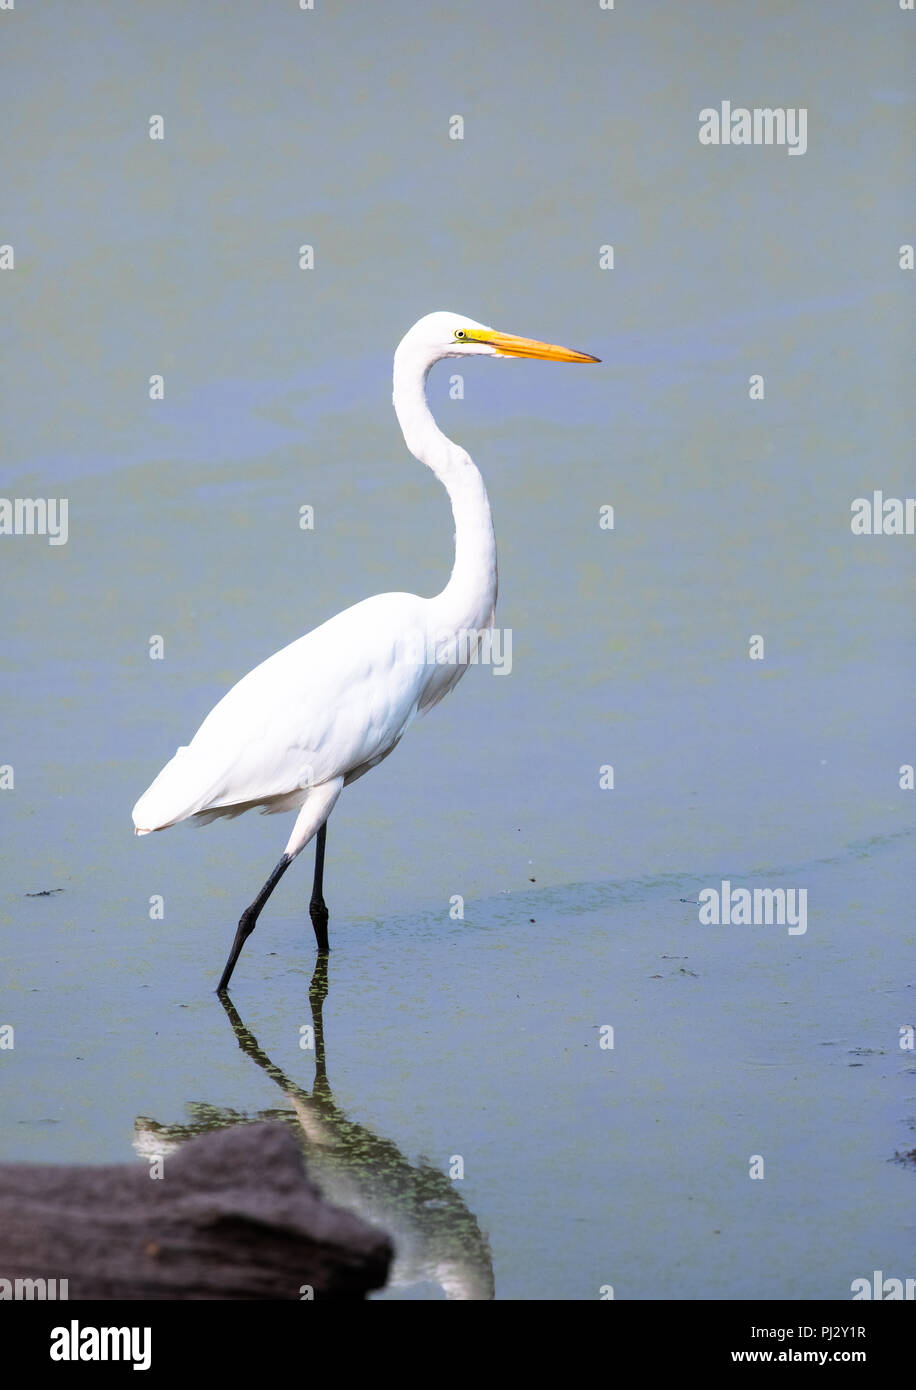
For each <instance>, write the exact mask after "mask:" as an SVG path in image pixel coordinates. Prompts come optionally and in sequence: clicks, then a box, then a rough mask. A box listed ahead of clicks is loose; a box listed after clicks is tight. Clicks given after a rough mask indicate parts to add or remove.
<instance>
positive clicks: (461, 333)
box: [455, 328, 468, 338]
mask: <svg viewBox="0 0 916 1390" xmlns="http://www.w3.org/2000/svg"><path fill="white" fill-rule="evenodd" d="M467 336H468V335H467V333H466V331H465V330H464V329H463V328H456V329H455V337H456V338H466V337H467Z"/></svg>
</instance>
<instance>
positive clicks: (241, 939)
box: [216, 854, 293, 994]
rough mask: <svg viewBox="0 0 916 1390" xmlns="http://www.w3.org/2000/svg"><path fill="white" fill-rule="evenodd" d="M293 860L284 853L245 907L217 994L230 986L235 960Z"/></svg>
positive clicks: (217, 987)
mask: <svg viewBox="0 0 916 1390" xmlns="http://www.w3.org/2000/svg"><path fill="white" fill-rule="evenodd" d="M292 862H293V861H292V859H291V857H290V856H289V855H288V854H284V856H283V858H282V859H281V860H280V862H279V864H278V865H277V867H276V868H275V869H274V871H273V873H272V874H271V876H270V878H269V879H268V880H267V882H266V883H265V884H264V887H263V888H262V889H261V891H260V893H259V894H258V896H257V897H256V898H255V900H254V902H253V903H252V904H251V906H250V907H246V908H245V911H244V912H243V913H242V915H241V917H240V918H239V925H238V930H237V931H236V933H235V940H234V941H233V943H232V950H231V951H230V952H229V959H228V960H227V961H226V968H225V970H224V971H223V973H222V976H221V977H220V982H219V984H218V985H217V986H216V992H217V994H222V993H223V992H224V990H226V989H228V988H229V981H230V979H231V978H232V972H233V970H234V969H235V962H236V961H237V960H238V958H239V956H240V955H241V953H242V947H243V946H244V945H245V942H246V941H247V940H248V938H249V936H250V935H251V933H252V932H253V931H254V929H255V927H256V926H257V921H258V914H259V913H260V911H261V908H262V907H263V906H264V904H265V903H266V902H267V899H268V898H269V897H270V895H271V893H272V892H273V891H274V889H275V888H276V886H277V884H278V883H279V882H280V879H281V878H282V877H283V875H284V874H285V873H286V871H287V869H288V868H289V866H290V864H291V863H292Z"/></svg>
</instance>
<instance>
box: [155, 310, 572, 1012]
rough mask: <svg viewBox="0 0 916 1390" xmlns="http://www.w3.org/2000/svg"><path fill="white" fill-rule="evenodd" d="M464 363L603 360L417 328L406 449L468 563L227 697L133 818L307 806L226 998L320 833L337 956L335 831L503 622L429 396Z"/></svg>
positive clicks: (391, 598) (491, 336) (482, 515)
mask: <svg viewBox="0 0 916 1390" xmlns="http://www.w3.org/2000/svg"><path fill="white" fill-rule="evenodd" d="M465 356H489V357H536V358H544V359H547V360H552V361H561V362H596V361H597V360H598V359H597V358H595V357H591V356H589V355H587V354H585V353H580V352H573V351H571V350H570V349H568V348H560V347H555V346H553V345H552V344H547V343H540V342H536V341H534V340H533V339H528V338H516V337H512V336H510V335H508V334H503V333H497V332H496V331H495V330H493V329H490V328H487V327H485V326H484V325H483V324H479V323H475V322H474V320H473V319H466V318H462V317H461V316H460V315H458V314H450V313H435V314H427V315H426V317H425V318H422V319H420V320H419V322H418V323H415V324H414V326H413V328H411V330H410V331H409V333H407V334H406V336H405V337H404V338H403V339H402V340H401V342H400V344H399V346H398V348H397V351H396V352H395V355H394V408H395V411H396V413H397V417H398V422H399V423H400V426H401V429H402V431H403V434H404V439H405V441H406V443H407V447H408V448H409V449H410V451H411V453H412V454H414V455H415V457H416V458H418V459H419V460H420V462H421V463H425V464H426V465H427V467H429V468H431V469H432V471H433V472H434V473H435V475H436V477H437V478H438V479H439V481H440V482H441V483H442V484H443V485H444V487H445V489H446V491H447V492H448V495H449V499H450V501H451V504H452V512H453V514H454V518H455V563H454V566H453V569H452V574H451V578H450V579H449V582H448V584H447V585H446V586H445V588H444V589H443V590H442V592H441V593H440V594H437V595H436V597H435V598H428V599H426V598H419V597H417V596H416V595H415V594H397V593H395V594H377V595H376V596H375V597H374V598H368V599H364V600H363V602H362V603H357V604H355V605H354V606H353V607H352V608H347V609H345V610H344V612H342V613H338V614H337V616H336V617H334V618H330V619H329V620H328V621H327V622H326V623H322V624H321V626H320V627H316V628H315V629H314V630H313V631H312V632H309V633H307V634H306V636H305V637H300V638H299V639H298V641H295V642H292V643H291V644H290V645H289V646H288V647H284V648H283V649H282V651H279V652H277V653H275V655H274V656H271V657H268V659H267V660H266V661H264V662H262V663H261V665H260V666H256V667H255V669H254V670H253V671H250V672H249V673H248V675H247V676H244V677H243V678H242V680H240V681H239V682H238V684H237V685H234V686H233V687H232V689H231V690H230V691H229V692H228V694H226V695H224V696H223V698H222V699H221V700H220V701H219V703H218V704H217V705H216V706H215V707H214V708H213V709H212V710H211V711H210V713H209V714H208V715H207V717H206V719H205V720H204V722H203V724H201V726H200V728H199V729H198V731H197V733H196V734H195V735H194V737H193V739H192V740H191V742H190V743H189V744H188V745H187V747H184V748H179V749H178V752H177V753H176V754H175V756H174V758H172V760H171V762H169V763H167V764H166V765H165V767H164V768H163V769H162V771H161V772H160V773H159V776H158V777H157V778H156V780H155V781H154V782H153V783H152V785H151V786H150V787H149V788H148V789H147V790H146V791H145V792H144V793H143V795H142V796H141V797H140V800H139V801H138V802H137V804H136V806H135V807H134V809H133V821H134V826H135V828H136V833H137V834H138V835H146V834H148V833H149V832H150V831H152V830H165V829H166V828H167V827H168V826H170V825H175V824H176V823H177V822H178V821H182V820H187V819H188V818H190V817H195V818H197V819H199V820H202V821H205V820H210V819H214V818H215V817H217V816H237V815H240V814H241V813H242V812H243V811H247V810H250V809H251V808H253V807H260V808H261V809H262V810H263V811H265V812H277V811H292V810H296V811H298V816H297V818H296V823H295V825H294V826H293V830H292V834H291V835H290V837H289V841H288V842H287V845H286V850H285V852H284V855H283V858H282V859H281V860H280V862H279V864H278V865H277V866H276V868H275V869H274V871H273V874H272V875H271V877H270V878H269V879H268V881H267V883H266V884H265V885H264V888H263V889H262V890H261V893H260V894H259V895H258V897H257V898H256V899H255V901H254V902H253V903H252V904H251V906H250V907H248V908H246V910H245V912H244V913H243V914H242V918H241V921H240V922H239V926H238V930H237V932H236V938H235V942H234V944H233V949H232V952H231V953H230V956H229V960H228V962H227V964H226V968H225V970H224V971H223V976H222V979H221V980H220V984H219V989H220V990H224V989H225V988H226V987H227V985H228V983H229V978H230V976H231V974H232V970H233V968H234V966H235V962H236V960H237V959H238V955H239V953H240V951H241V949H242V946H243V944H244V942H245V940H246V938H247V937H248V935H250V933H251V931H252V930H253V929H254V926H255V923H256V921H257V917H258V913H259V912H260V910H261V908H262V907H263V906H264V903H265V902H266V901H267V899H268V898H269V896H270V894H271V892H272V891H273V889H274V887H275V886H276V884H277V883H278V882H279V880H280V878H281V877H282V875H283V873H284V872H285V871H286V869H287V868H288V867H289V865H290V864H291V863H292V861H293V859H294V858H295V857H296V855H297V854H298V853H299V852H300V850H302V849H303V848H304V847H305V846H306V845H307V844H308V842H309V841H310V840H311V839H312V837H313V836H314V835H315V834H316V832H317V833H318V837H319V838H318V850H317V854H316V872H315V884H314V887H313V892H312V901H311V904H310V911H311V917H312V922H313V925H314V927H315V933H316V937H317V940H318V947H319V950H325V951H326V950H327V949H328V941H327V920H328V914H327V908H326V906H325V904H324V899H323V895H322V875H323V866H324V845H325V824H326V821H327V818H328V816H329V815H330V813H331V811H332V810H333V808H334V804H335V802H336V801H337V798H338V797H339V796H340V793H341V791H342V790H343V788H344V787H345V786H347V785H348V784H349V783H350V782H354V781H355V780H356V779H357V777H361V776H362V775H363V773H364V772H368V771H369V769H370V768H371V767H375V766H376V765H377V764H378V763H380V762H381V761H382V760H383V759H384V758H387V756H388V754H389V753H391V752H392V750H393V749H394V748H395V747H396V746H397V744H398V743H399V742H400V740H401V738H402V737H403V736H404V733H405V732H406V730H407V729H408V728H409V726H410V725H411V723H412V722H413V720H414V719H416V717H417V715H418V714H422V713H424V712H425V711H426V710H428V709H430V708H431V707H432V706H433V705H434V704H436V703H437V702H438V701H439V700H441V699H442V697H443V695H445V694H446V693H447V692H448V691H449V690H451V688H452V686H454V685H455V684H456V682H457V681H458V680H459V679H460V678H461V676H462V675H463V674H464V672H465V670H466V669H467V665H468V661H469V659H470V656H471V655H472V653H471V652H470V651H469V645H468V637H467V634H469V633H470V634H482V633H483V632H484V631H485V630H486V629H487V628H489V627H491V626H492V624H493V617H494V612H495V606H496V585H497V578H496V540H495V537H494V534H493V521H492V518H491V515H490V505H489V502H488V500H487V492H486V488H485V487H484V483H483V479H482V477H481V476H480V473H479V472H478V470H477V468H476V467H475V465H474V463H473V462H472V461H471V458H470V457H469V455H468V454H467V452H466V451H465V450H464V449H462V448H461V447H460V446H459V445H457V444H453V443H452V441H451V440H450V439H448V438H447V437H446V436H445V435H444V434H443V433H442V431H441V430H440V429H439V428H438V426H437V425H436V422H435V420H434V419H433V417H432V414H431V413H430V410H429V406H428V405H427V401H426V377H427V374H428V372H429V369H430V367H431V366H432V365H433V364H434V363H435V362H437V361H439V360H440V358H443V357H465ZM475 646H476V639H475ZM443 658H444V659H443Z"/></svg>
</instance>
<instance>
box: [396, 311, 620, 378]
mask: <svg viewBox="0 0 916 1390" xmlns="http://www.w3.org/2000/svg"><path fill="white" fill-rule="evenodd" d="M398 352H399V353H400V352H404V353H409V354H410V355H411V356H413V355H414V354H416V355H417V356H418V357H421V358H424V359H425V360H426V361H427V362H428V363H429V364H430V365H431V364H432V363H433V362H437V361H438V360H439V359H440V358H441V357H531V358H538V359H540V360H541V361H545V362H598V361H600V358H598V357H592V356H591V354H590V353H587V352H575V351H574V350H573V349H572V348H564V347H558V346H557V345H556V344H555V343H542V342H539V341H538V340H537V339H536V338H518V337H516V336H515V335H514V334H512V333H499V332H497V330H496V329H495V328H488V327H487V325H486V324H484V323H477V322H476V320H474V319H469V318H466V317H465V316H464V315H463V314H451V313H447V312H446V311H444V310H439V311H438V312H437V313H435V314H427V315H426V316H425V318H422V319H420V320H419V321H418V322H417V323H415V324H414V326H413V328H411V329H410V331H409V332H408V333H407V334H406V335H405V337H404V338H402V339H401V343H400V345H399V347H398Z"/></svg>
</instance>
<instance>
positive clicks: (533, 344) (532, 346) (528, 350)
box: [466, 328, 601, 362]
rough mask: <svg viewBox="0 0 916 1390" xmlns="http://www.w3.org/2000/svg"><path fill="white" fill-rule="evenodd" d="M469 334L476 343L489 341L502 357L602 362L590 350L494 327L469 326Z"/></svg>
mask: <svg viewBox="0 0 916 1390" xmlns="http://www.w3.org/2000/svg"><path fill="white" fill-rule="evenodd" d="M466 332H467V336H468V337H469V338H472V339H473V340H474V342H475V343H487V344H488V345H489V346H490V347H494V348H496V351H497V353H498V355H499V356H500V357H536V358H538V359H539V360H540V361H542V362H600V361H601V358H600V357H592V356H591V354H590V353H588V352H576V351H575V350H574V349H573V348H565V347H558V346H557V344H556V343H539V342H538V340H537V338H516V337H515V335H514V334H512V333H497V332H496V331H495V330H494V329H492V328H469V329H467V330H466Z"/></svg>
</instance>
